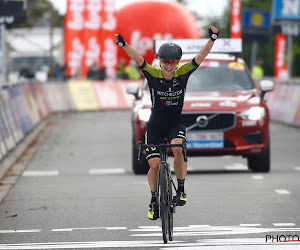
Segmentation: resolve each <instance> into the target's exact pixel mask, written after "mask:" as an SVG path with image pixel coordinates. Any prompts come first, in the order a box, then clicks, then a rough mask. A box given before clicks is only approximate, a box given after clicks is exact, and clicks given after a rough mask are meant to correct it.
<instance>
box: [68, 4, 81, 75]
mask: <svg viewBox="0 0 300 250" xmlns="http://www.w3.org/2000/svg"><path fill="white" fill-rule="evenodd" d="M84 10H85V1H84V0H68V1H67V11H66V14H65V19H64V31H65V33H64V42H65V44H64V45H65V46H64V49H65V55H64V58H65V63H66V64H67V75H68V76H75V75H77V76H80V74H81V66H82V65H81V64H82V58H83V56H84V45H83V43H82V31H83V27H84Z"/></svg>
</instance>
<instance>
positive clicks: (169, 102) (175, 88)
mask: <svg viewBox="0 0 300 250" xmlns="http://www.w3.org/2000/svg"><path fill="white" fill-rule="evenodd" d="M198 67H199V65H198V64H197V63H196V61H195V58H194V59H193V60H192V61H190V62H188V63H186V64H184V65H182V66H180V67H179V68H178V69H176V70H175V75H174V77H173V79H172V80H166V79H165V78H164V77H163V75H162V72H161V69H157V68H154V67H152V66H150V65H149V64H148V63H147V62H146V61H144V63H143V65H141V66H139V68H140V70H141V71H142V73H143V74H144V76H145V77H146V78H147V80H148V86H149V90H150V95H151V101H152V109H151V111H152V114H153V115H155V114H156V113H157V114H158V115H159V116H160V115H161V116H163V117H166V116H167V117H170V118H171V117H173V118H175V117H177V118H178V117H180V115H181V111H182V107H183V103H184V95H185V89H186V84H187V80H188V78H189V76H190V75H191V74H192V73H193V72H194V71H195V70H196V69H197V68H198Z"/></svg>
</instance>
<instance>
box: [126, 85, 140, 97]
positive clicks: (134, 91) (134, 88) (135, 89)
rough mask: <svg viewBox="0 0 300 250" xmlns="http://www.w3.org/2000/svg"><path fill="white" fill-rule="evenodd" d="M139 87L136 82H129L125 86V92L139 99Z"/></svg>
mask: <svg viewBox="0 0 300 250" xmlns="http://www.w3.org/2000/svg"><path fill="white" fill-rule="evenodd" d="M139 90H140V87H139V85H138V84H137V83H131V84H129V85H128V86H127V87H126V93H127V94H131V95H134V97H135V99H139Z"/></svg>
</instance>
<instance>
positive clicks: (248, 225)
mask: <svg viewBox="0 0 300 250" xmlns="http://www.w3.org/2000/svg"><path fill="white" fill-rule="evenodd" d="M240 226H241V227H260V226H261V224H240Z"/></svg>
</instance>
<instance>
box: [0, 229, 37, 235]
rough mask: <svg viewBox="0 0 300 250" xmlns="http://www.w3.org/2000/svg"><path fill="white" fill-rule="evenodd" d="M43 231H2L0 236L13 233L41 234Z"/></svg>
mask: <svg viewBox="0 0 300 250" xmlns="http://www.w3.org/2000/svg"><path fill="white" fill-rule="evenodd" d="M41 231H42V229H31V230H0V234H12V233H39V232H41Z"/></svg>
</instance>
